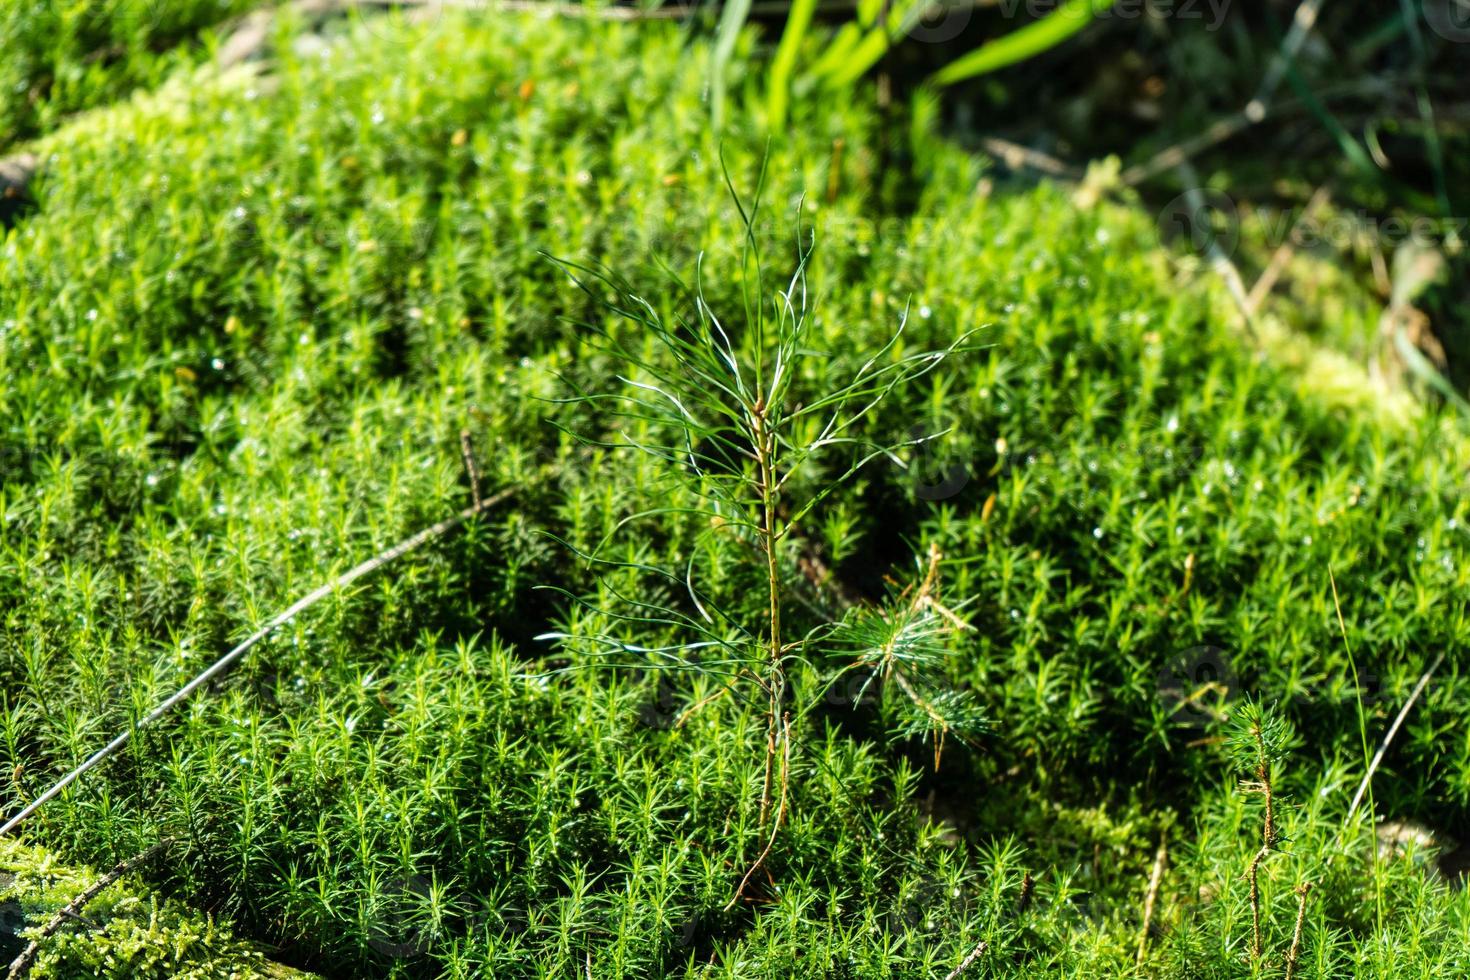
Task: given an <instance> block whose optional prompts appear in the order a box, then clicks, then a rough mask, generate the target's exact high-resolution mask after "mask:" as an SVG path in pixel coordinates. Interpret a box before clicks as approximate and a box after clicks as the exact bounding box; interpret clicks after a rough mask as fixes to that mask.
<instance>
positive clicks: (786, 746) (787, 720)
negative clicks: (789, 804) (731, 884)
mask: <svg viewBox="0 0 1470 980" xmlns="http://www.w3.org/2000/svg"><path fill="white" fill-rule="evenodd" d="M779 739H780V742H781V751H782V760H781V770H780V784H781V795H780V798H779V800H778V801H777V804H776V819H775V820H774V821H772V825H771V836H770V838H769V839H767V840H766V846H765V849H764V850H762V851H761V853H760V857H758V858H756V859H755V863H754V864H752V865H751V866H750V870H748V871H746V872H745V877H743V878H741V879H740V885H739V887H737V888H736V889H735V894H734V895H732V896H731V897H730V901H729V902H728V903H727V904H726V905H725V911H726V912H728V911H730V910H731V909H732V908H734V907H735V903H736V902H738V901H740V898H741V896H742V895H744V894H745V886H746V885H748V884H749V883H750V879H751V877H752V876H753V875H754V874H755V873H756V871H758V870H760V868H761V867H762V866H764V865H765V863H766V858H768V857H770V855H771V849H772V848H774V847H775V846H776V835H777V834H779V833H780V832H781V824H782V822H783V821H784V820H785V818H786V798H787V791H788V789H789V788H790V776H791V715H790V714H789V713H788V714H786V715H785V716H783V717H782V720H781V734H780V736H779ZM762 826H764V821H762Z"/></svg>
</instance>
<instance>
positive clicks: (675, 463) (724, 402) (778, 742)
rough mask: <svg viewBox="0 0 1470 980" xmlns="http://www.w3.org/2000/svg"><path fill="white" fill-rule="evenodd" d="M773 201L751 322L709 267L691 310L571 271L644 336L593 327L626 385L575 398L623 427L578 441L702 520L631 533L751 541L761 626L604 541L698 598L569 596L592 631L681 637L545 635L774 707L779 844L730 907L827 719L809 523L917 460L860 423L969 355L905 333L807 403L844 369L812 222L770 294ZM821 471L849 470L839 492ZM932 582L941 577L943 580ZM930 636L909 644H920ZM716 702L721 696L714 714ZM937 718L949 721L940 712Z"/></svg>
mask: <svg viewBox="0 0 1470 980" xmlns="http://www.w3.org/2000/svg"><path fill="white" fill-rule="evenodd" d="M758 203H759V193H757V201H756V207H753V208H752V209H751V211H750V212H747V211H746V210H745V209H744V208H743V207H742V206H741V205H740V202H739V200H738V197H737V199H736V205H737V208H739V209H740V214H741V218H742V220H743V221H744V223H745V228H746V235H745V242H744V254H743V256H742V262H741V265H740V269H739V270H738V271H737V273H736V275H737V276H738V282H739V285H740V287H741V294H742V296H743V298H744V303H743V307H744V309H743V311H742V313H743V316H742V317H741V319H740V320H739V321H738V322H729V321H727V320H725V319H722V317H721V315H720V314H718V313H717V312H716V311H715V310H714V309H713V308H712V307H711V305H710V304H709V303H708V302H707V301H706V296H705V293H704V289H703V283H704V276H703V270H702V262H701V269H700V270H699V276H698V278H697V280H696V282H695V285H694V287H693V288H692V289H690V288H689V287H687V286H685V285H684V284H683V283H679V282H677V281H676V283H675V284H674V285H675V288H676V290H677V292H678V293H679V294H682V295H687V296H689V297H690V300H691V303H690V304H689V305H690V306H692V310H690V311H689V312H687V313H683V314H670V313H668V312H665V311H664V310H662V309H661V308H660V307H659V306H656V305H655V304H654V303H653V302H650V301H649V300H648V299H646V298H644V296H643V295H642V294H641V293H639V292H638V291H637V290H635V289H634V287H632V286H631V285H630V284H629V283H627V282H626V281H625V280H623V279H622V278H621V277H619V276H617V275H616V274H615V273H613V272H612V271H610V270H607V269H605V268H596V269H594V268H589V267H586V266H580V265H575V264H572V263H565V262H564V263H563V265H564V266H565V267H566V268H567V270H568V272H569V273H570V274H571V276H572V278H573V279H574V280H575V281H576V282H577V283H578V284H579V285H580V286H582V288H583V289H584V290H586V291H587V292H588V294H589V295H590V296H592V297H593V298H594V299H595V300H597V301H598V302H599V303H602V304H604V305H605V307H606V309H607V310H608V311H609V312H610V313H612V314H613V317H611V318H610V319H612V320H613V321H614V323H617V322H618V321H621V323H623V324H627V325H631V326H633V327H634V328H636V334H635V336H636V337H637V338H638V339H639V340H640V341H642V344H641V345H640V347H639V348H638V349H635V348H634V347H633V346H632V343H631V341H630V340H628V339H627V338H626V336H625V334H624V333H622V332H619V331H617V330H616V329H615V328H612V327H604V326H601V325H597V324H586V325H585V326H586V328H587V329H589V330H591V331H593V332H594V333H595V334H596V336H597V337H598V338H599V339H600V341H601V347H602V348H603V350H604V351H605V352H606V353H608V354H610V355H612V357H613V358H614V360H615V361H616V362H617V363H618V364H619V366H620V368H621V372H622V373H621V374H620V375H619V377H618V380H619V381H620V382H621V387H620V388H618V389H616V390H614V391H611V392H607V393H583V392H578V393H577V394H576V395H575V396H574V397H573V398H569V399H566V401H567V402H571V403H580V404H582V405H585V406H587V407H590V408H592V409H593V410H594V411H597V412H600V413H602V414H603V415H604V417H606V418H608V419H609V420H610V421H611V422H612V426H611V428H612V432H611V434H610V435H609V436H608V437H607V438H605V439H592V438H590V437H587V436H585V435H578V434H575V433H573V435H574V437H576V438H579V439H580V440H581V441H583V442H584V443H588V444H591V445H595V446H599V447H603V448H608V449H633V450H636V451H638V452H640V453H643V454H646V455H647V456H650V457H652V458H653V459H654V460H656V461H658V462H659V463H660V464H662V465H663V466H664V467H666V471H667V472H668V473H669V474H670V475H671V476H672V477H673V478H674V479H675V480H677V481H679V482H680V483H682V484H683V485H684V487H685V488H686V489H687V491H688V492H689V493H688V496H689V497H691V498H692V499H693V500H695V501H696V503H695V504H694V505H693V506H690V507H682V506H677V505H670V506H661V507H655V508H650V509H647V510H642V511H639V512H637V513H635V514H633V515H631V516H629V517H627V518H624V520H623V521H621V522H619V524H618V528H617V529H621V528H623V527H625V526H627V525H629V524H631V523H634V522H636V521H639V520H643V519H647V518H652V517H655V516H661V517H665V518H671V517H674V518H677V517H680V516H682V517H693V518H696V519H697V520H698V522H699V524H701V525H703V526H705V527H708V528H709V529H710V530H709V531H707V532H704V533H717V534H724V535H732V536H734V537H736V538H737V539H738V540H739V541H741V542H742V543H743V545H744V547H741V548H737V549H735V551H734V554H736V555H737V556H741V559H740V560H744V561H747V562H750V563H751V565H752V570H753V571H755V572H756V573H757V577H758V578H759V580H760V581H761V582H762V587H761V592H762V596H761V599H762V601H761V603H760V606H761V612H760V613H759V614H754V615H753V614H751V613H748V612H742V611H740V610H735V609H730V608H726V607H724V606H722V605H721V604H720V603H719V602H718V601H717V600H716V598H715V597H714V596H713V595H711V594H710V593H709V592H707V591H706V590H704V589H702V588H701V587H700V584H699V582H698V581H697V580H696V567H695V562H694V561H693V559H692V558H691V559H690V560H689V561H688V562H687V564H686V565H685V567H684V568H683V569H682V570H679V569H671V568H660V567H657V566H655V565H654V564H652V563H648V562H644V561H642V560H641V559H635V560H631V561H629V560H616V561H615V560H612V559H609V558H608V557H607V556H606V554H604V553H603V550H604V546H605V545H606V544H607V541H606V540H604V542H603V545H600V546H599V547H598V549H596V550H595V551H593V552H591V553H587V554H583V557H585V558H587V559H589V560H590V561H591V562H592V563H594V565H596V566H599V567H601V568H602V569H604V570H605V571H608V572H609V575H610V574H611V571H612V570H614V569H616V570H618V571H620V572H622V571H628V570H633V571H637V572H640V573H643V574H646V575H648V576H650V577H652V578H655V579H662V580H663V581H665V582H666V583H668V584H670V585H674V586H677V588H678V590H679V591H681V592H682V593H683V596H684V600H687V601H677V602H675V601H667V602H666V601H663V600H662V599H658V598H655V599H652V600H649V599H644V598H637V599H635V598H633V597H629V596H625V595H623V594H621V593H619V592H617V591H616V589H613V588H610V587H609V588H606V589H605V594H607V595H612V596H613V597H614V599H615V600H617V604H616V607H610V606H608V605H605V604H604V605H598V606H594V605H593V604H592V603H590V602H588V601H587V600H584V599H582V598H581V597H577V596H572V595H570V594H567V597H568V599H570V600H571V601H572V602H573V603H575V604H577V605H578V606H580V607H582V608H584V609H587V610H589V611H591V612H592V613H593V615H592V616H591V617H590V618H591V619H592V620H595V621H599V622H603V623H610V624H613V628H614V629H618V630H623V631H626V630H627V629H634V630H639V631H656V632H660V633H664V634H667V633H670V632H672V633H675V634H678V638H676V639H675V640H674V642H672V643H660V644H659V645H656V646H635V645H633V644H631V643H629V642H628V641H627V639H625V638H624V637H623V636H619V635H615V633H614V632H613V630H611V629H609V630H595V631H592V632H590V633H589V632H580V631H579V632H576V633H571V632H563V633H551V634H546V635H545V638H548V639H557V640H562V641H568V642H572V641H574V642H575V643H576V644H577V645H578V646H582V647H583V648H587V647H590V648H591V650H592V651H593V652H594V653H601V654H604V655H609V656H613V657H626V656H629V655H633V656H644V657H647V658H649V660H650V661H651V663H649V664H648V666H650V667H653V668H654V669H661V670H672V671H680V670H683V671H694V672H697V673H706V674H718V675H720V676H722V677H723V679H724V680H723V687H722V689H721V691H720V696H723V695H727V694H733V695H735V696H737V697H741V698H743V699H744V700H745V701H746V702H747V703H752V704H756V705H758V706H759V708H760V710H762V711H763V713H764V721H765V731H766V738H765V764H764V774H763V777H762V782H761V795H760V806H759V817H758V819H757V827H758V830H759V831H760V832H761V834H762V836H763V838H764V839H765V845H764V848H763V850H762V851H761V853H760V855H759V857H757V858H756V860H755V862H754V863H753V864H752V865H751V867H750V869H749V870H748V871H747V872H746V873H745V876H744V878H743V879H742V881H741V883H740V885H739V886H738V887H737V888H736V891H735V897H734V898H732V899H731V905H733V904H734V902H735V901H737V900H738V899H739V897H740V895H741V894H742V893H743V890H744V887H745V884H746V882H748V881H749V879H750V876H751V875H752V874H753V873H754V872H755V871H756V870H757V869H758V868H760V867H761V866H762V865H763V864H764V862H765V860H766V858H767V857H768V856H769V854H770V852H771V849H772V847H773V846H774V843H775V840H776V835H777V833H778V832H779V830H780V827H781V825H782V823H783V821H784V820H785V819H786V816H787V807H788V802H789V799H788V788H789V777H790V770H791V756H792V745H791V739H792V723H793V718H796V719H797V720H800V719H801V718H802V717H803V716H804V715H805V714H806V713H807V712H808V711H809V710H811V708H812V707H814V706H815V705H814V704H798V705H793V704H791V703H790V702H791V698H790V692H791V685H790V683H789V680H788V670H789V669H790V667H791V666H792V665H793V664H794V663H798V662H800V663H811V658H810V656H809V654H811V653H812V652H813V651H814V649H815V647H816V646H817V645H818V644H817V642H816V641H818V640H819V639H820V638H821V636H822V635H823V634H824V633H825V632H826V631H827V630H829V629H830V624H822V625H819V626H818V627H816V628H814V629H813V630H811V631H809V632H807V633H806V634H805V635H804V636H800V637H798V638H795V639H793V638H792V636H791V635H789V631H788V629H787V625H786V622H785V615H784V614H785V611H786V610H785V607H786V605H787V602H788V598H789V592H790V588H789V586H788V582H789V580H790V578H791V575H790V571H791V568H790V566H791V562H789V561H788V560H787V558H786V556H787V555H788V554H789V552H790V547H791V545H792V544H793V542H794V540H795V539H796V537H797V536H798V535H800V534H801V533H802V532H803V530H804V529H805V527H806V525H807V522H808V521H815V520H816V515H815V513H814V512H815V511H816V510H817V508H818V507H819V506H820V505H821V503H822V501H823V500H825V499H826V498H827V497H828V496H829V495H830V494H831V493H832V492H833V491H835V490H836V489H838V488H839V487H841V486H842V485H844V484H845V483H846V482H847V481H848V480H849V479H850V478H851V477H852V476H853V475H854V474H855V473H857V471H858V470H860V469H861V468H862V467H863V466H865V465H866V464H868V463H869V462H872V461H873V460H875V459H878V458H885V457H886V458H889V459H892V460H893V461H895V462H897V463H899V465H903V464H902V461H901V460H900V459H899V457H898V455H897V451H898V450H900V449H902V448H904V447H905V446H909V445H913V444H914V443H915V442H916V441H921V440H909V441H907V442H903V443H898V444H896V445H879V444H874V443H872V442H869V441H868V440H866V439H864V438H863V437H862V436H861V435H860V434H859V423H860V422H861V421H862V420H863V419H864V418H865V417H866V416H868V415H869V414H871V413H872V412H873V411H874V409H876V408H877V407H878V406H879V405H880V404H882V402H883V401H884V399H885V398H887V397H888V396H889V395H890V394H891V393H893V392H894V391H895V390H896V389H898V388H899V387H900V386H901V385H903V384H905V383H906V382H909V381H912V380H914V379H916V378H918V377H921V376H923V375H925V374H927V373H929V372H930V371H932V370H934V369H935V368H936V367H938V366H939V365H940V364H941V363H942V362H943V361H944V360H945V359H946V358H947V357H948V356H950V355H951V354H954V353H956V352H958V351H960V350H961V349H963V347H964V345H965V343H966V340H967V339H968V335H965V336H961V337H959V338H958V339H956V340H955V341H954V342H953V343H952V344H950V345H949V346H948V347H946V348H944V349H941V350H936V351H925V352H921V353H913V354H903V353H901V351H900V339H901V337H902V334H903V327H902V324H900V326H899V329H898V330H897V331H896V332H895V333H894V334H893V335H892V336H891V337H890V338H889V339H888V341H887V342H886V343H885V344H884V345H882V346H881V347H880V348H879V349H878V350H876V351H874V352H873V353H872V354H871V355H870V356H868V357H867V358H866V359H864V360H862V361H861V363H860V364H858V365H857V366H856V368H855V369H854V370H853V371H852V372H851V374H849V375H847V376H846V377H845V378H843V379H841V380H839V381H837V382H835V383H832V384H830V385H829V387H827V388H826V390H823V391H816V392H800V393H799V392H798V386H799V385H800V384H801V383H802V382H803V381H804V380H807V379H808V378H810V377H812V376H814V375H817V374H819V370H818V369H819V368H821V367H827V368H829V370H826V371H821V372H820V374H822V375H823V376H826V377H831V376H832V375H833V374H835V373H836V371H834V370H830V367H831V366H832V365H831V362H832V360H833V359H832V358H831V357H829V355H827V354H825V353H821V352H818V351H815V350H813V349H812V346H811V345H812V342H813V339H814V338H813V337H812V335H811V334H812V331H811V327H812V323H813V315H812V310H811V308H810V307H809V305H808V304H809V296H808V292H807V279H806V270H807V266H808V263H809V261H810V259H811V255H812V247H813V245H814V241H815V239H814V237H813V236H806V237H805V238H804V237H803V234H802V232H801V230H800V225H799V223H798V234H797V246H796V261H795V270H794V272H793V273H792V275H791V276H790V278H789V279H788V280H786V282H785V284H784V286H783V287H781V288H778V289H777V290H776V291H774V293H773V294H770V295H767V294H766V293H765V291H764V290H765V285H764V281H763V277H762V261H761V256H760V251H759V246H758V243H757V241H756V236H755V234H754V231H753V225H754V214H755V213H756V208H757V207H758ZM820 468H826V469H825V472H838V473H839V474H840V475H838V476H837V477H836V478H835V479H830V480H825V481H824V480H822V479H821V478H820V474H819V473H818V470H819V469H820ZM798 477H800V479H797V478H798ZM798 488H806V489H798ZM617 529H615V531H616V530H617ZM609 537H611V535H609ZM723 553H724V554H729V553H731V552H729V551H728V550H727V551H725V552H723ZM933 575H934V573H933V572H931V575H930V578H931V579H932V578H933ZM606 581H607V577H606V576H605V577H604V582H605V583H606ZM932 591H933V588H932V584H931V585H930V586H927V587H925V588H924V589H922V590H921V593H920V594H919V595H918V596H916V597H915V599H914V601H913V602H912V603H911V605H912V606H914V610H915V611H916V612H918V613H920V614H921V615H922V617H923V618H924V621H925V623H926V624H928V625H925V626H923V628H922V629H919V630H918V631H917V632H919V633H922V631H923V629H930V628H932V623H931V622H930V621H931V620H933V619H934V618H935V617H936V616H937V614H936V613H934V611H933V608H932V607H931V605H930V604H929V603H928V602H927V600H928V599H929V598H931V597H932ZM675 594H677V593H675ZM920 600H925V601H924V602H920ZM920 607H922V608H920ZM911 632H914V631H913V630H911ZM918 639H919V638H916V642H915V643H913V644H910V645H909V646H910V647H914V646H916V645H921V644H919V643H918ZM896 656H897V654H895V657H896ZM896 664H897V661H896V660H895V659H890V660H888V661H886V662H884V665H883V669H884V670H886V671H887V672H888V673H889V674H890V675H892V674H893V672H894V670H895V667H896ZM704 703H708V700H706V701H705V702H701V706H702V705H703V704H704ZM687 714H688V712H686V713H685V716H686V717H687ZM933 714H934V716H935V717H936V718H941V717H942V716H941V715H939V714H938V711H937V709H934V710H933ZM682 720H683V719H682V717H681V721H682Z"/></svg>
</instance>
